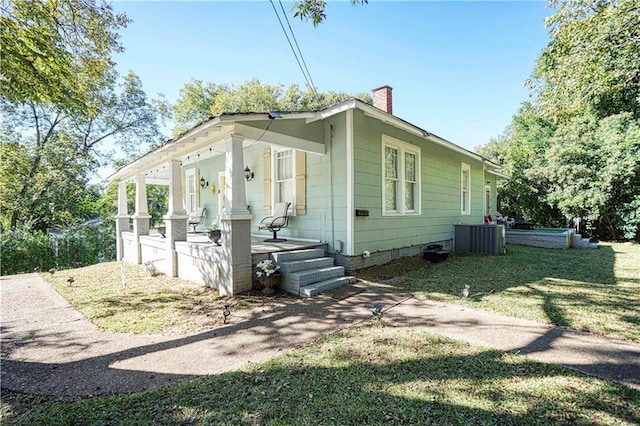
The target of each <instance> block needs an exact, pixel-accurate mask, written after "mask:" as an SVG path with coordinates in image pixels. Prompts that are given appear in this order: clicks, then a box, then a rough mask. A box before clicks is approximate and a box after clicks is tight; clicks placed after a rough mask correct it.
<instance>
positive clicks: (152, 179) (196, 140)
mask: <svg viewBox="0 0 640 426" xmlns="http://www.w3.org/2000/svg"><path fill="white" fill-rule="evenodd" d="M354 109H358V110H361V111H362V112H363V113H364V115H365V116H367V117H371V118H374V119H376V120H380V121H381V122H383V123H386V124H388V125H390V126H393V127H395V128H397V129H400V130H404V131H406V132H408V133H410V134H413V135H416V136H419V137H421V138H424V139H425V140H428V141H431V142H433V143H435V144H437V145H440V146H442V147H445V148H447V149H449V150H452V151H454V152H457V153H459V154H461V155H463V156H465V157H468V158H470V159H474V160H477V161H480V162H481V163H482V164H483V166H484V169H485V171H486V172H488V173H490V174H493V175H495V176H497V177H499V178H501V179H509V177H508V176H507V175H505V174H503V173H501V172H500V165H498V164H496V163H494V162H492V161H490V160H488V159H487V158H484V157H482V156H481V155H478V154H476V153H474V152H472V151H469V150H467V149H465V148H463V147H461V146H459V145H456V144H455V143H453V142H450V141H448V140H446V139H444V138H442V137H440V136H437V135H435V134H433V133H431V132H429V131H427V130H425V129H422V128H420V127H418V126H415V125H413V124H411V123H409V122H408V121H405V120H402V119H401V118H398V117H396V116H395V115H392V114H389V113H386V112H384V111H382V110H380V109H378V108H375V107H374V106H372V105H369V104H367V103H366V102H363V101H361V100H359V99H355V98H353V99H349V100H346V101H343V102H340V103H337V104H335V105H331V106H329V107H326V108H324V109H321V110H318V111H301V112H281V113H279V115H280V116H281V117H280V118H275V119H274V118H273V116H272V113H269V112H247V113H221V114H217V115H215V116H212V117H210V118H209V119H207V120H205V121H203V122H202V123H200V124H198V125H196V126H194V127H193V128H191V129H190V130H188V131H186V132H185V133H183V134H182V135H179V136H177V137H176V138H174V139H171V140H169V141H167V142H166V143H165V144H164V145H162V146H161V147H159V148H156V149H155V150H152V151H150V152H148V153H147V154H145V155H143V156H142V157H140V158H138V159H137V160H135V161H133V162H131V163H129V164H127V165H126V166H124V167H122V168H120V169H119V170H117V171H116V172H115V173H113V174H112V175H111V176H109V180H115V179H121V180H125V181H126V180H130V179H133V178H134V177H135V176H136V175H137V174H140V173H145V174H146V176H147V177H146V181H147V182H148V183H165V184H166V183H167V182H168V170H166V169H167V168H166V164H167V163H168V162H169V161H171V160H180V161H181V162H182V164H183V165H185V164H189V162H194V161H197V160H202V159H205V158H207V157H212V156H215V155H222V154H224V153H225V152H226V146H225V140H226V139H227V138H228V137H229V136H231V135H232V134H234V135H238V136H241V137H244V138H245V141H244V145H245V147H246V146H249V145H251V144H253V143H255V142H256V141H258V140H259V141H261V142H265V143H269V144H273V145H277V146H283V147H290V148H295V149H298V150H302V151H307V152H311V153H316V154H324V153H325V150H326V147H325V145H324V142H322V141H320V140H312V139H307V138H303V137H300V136H299V135H298V136H295V135H291V134H287V133H286V132H283V131H280V132H276V131H273V130H270V129H269V127H270V123H271V120H284V121H285V122H286V121H287V120H290V121H294V120H299V121H302V122H304V123H306V124H312V123H314V122H317V121H322V120H325V119H327V118H330V117H332V116H335V115H337V114H340V113H342V112H345V111H348V110H354ZM256 121H265V122H267V123H268V124H267V126H266V127H265V128H260V127H256V126H255V125H252V122H256ZM192 157H193V158H192ZM165 170H166V171H165Z"/></svg>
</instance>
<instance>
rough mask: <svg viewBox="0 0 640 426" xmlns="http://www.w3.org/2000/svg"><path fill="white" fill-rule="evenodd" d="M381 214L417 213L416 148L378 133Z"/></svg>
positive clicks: (418, 174)
mask: <svg viewBox="0 0 640 426" xmlns="http://www.w3.org/2000/svg"><path fill="white" fill-rule="evenodd" d="M382 156H383V158H382V165H383V170H382V175H383V187H382V198H383V200H384V205H383V214H385V215H403V214H419V213H420V148H419V147H417V146H415V145H410V144H407V143H404V142H401V141H399V140H397V139H393V138H391V137H388V136H386V135H383V136H382Z"/></svg>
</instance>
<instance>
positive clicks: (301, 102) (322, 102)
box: [172, 78, 372, 136]
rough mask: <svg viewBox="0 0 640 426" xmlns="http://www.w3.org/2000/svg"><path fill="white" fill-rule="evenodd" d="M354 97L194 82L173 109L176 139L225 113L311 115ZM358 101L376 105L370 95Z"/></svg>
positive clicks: (249, 83)
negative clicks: (313, 112) (210, 118)
mask: <svg viewBox="0 0 640 426" xmlns="http://www.w3.org/2000/svg"><path fill="white" fill-rule="evenodd" d="M352 97H354V96H353V95H349V94H347V93H342V92H333V91H329V92H325V93H314V91H312V90H310V89H307V90H302V89H300V86H298V85H297V84H292V85H290V86H289V87H285V86H284V85H282V84H268V83H262V82H261V81H260V80H258V79H255V78H254V79H252V80H249V81H247V82H245V83H242V84H240V85H238V86H234V85H231V84H215V83H203V82H202V81H200V80H192V81H190V82H188V83H186V84H185V85H184V86H183V88H182V89H180V94H179V96H178V99H177V101H176V104H175V105H173V107H172V109H173V116H174V120H175V127H174V130H173V135H174V136H177V135H179V134H181V133H183V132H184V131H186V130H188V129H190V128H191V127H193V126H195V125H196V124H198V123H200V122H202V121H204V120H206V119H207V118H208V117H210V116H212V115H215V114H219V113H222V112H240V111H241V112H261V111H309V110H317V109H321V108H324V107H326V106H329V105H332V104H335V103H338V102H341V101H344V100H346V99H349V98H352ZM355 97H357V98H359V99H362V100H363V101H365V102H369V103H371V102H372V101H371V96H370V95H369V94H367V93H358V94H356V95H355Z"/></svg>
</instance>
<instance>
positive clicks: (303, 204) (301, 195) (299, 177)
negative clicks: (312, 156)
mask: <svg viewBox="0 0 640 426" xmlns="http://www.w3.org/2000/svg"><path fill="white" fill-rule="evenodd" d="M303 214H307V153H306V152H304V151H296V215H303Z"/></svg>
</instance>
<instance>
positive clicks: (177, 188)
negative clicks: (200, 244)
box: [163, 160, 188, 277]
mask: <svg viewBox="0 0 640 426" xmlns="http://www.w3.org/2000/svg"><path fill="white" fill-rule="evenodd" d="M169 174H170V177H169V211H168V212H167V214H166V215H165V216H163V219H164V223H165V225H166V226H167V232H166V234H165V235H166V239H167V241H166V243H167V250H166V255H167V256H166V270H165V273H166V274H167V276H169V277H177V276H178V255H177V253H176V241H187V219H188V216H187V212H186V211H185V209H184V202H183V199H182V167H181V166H180V160H171V161H170V162H169Z"/></svg>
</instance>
